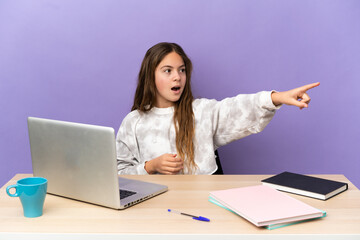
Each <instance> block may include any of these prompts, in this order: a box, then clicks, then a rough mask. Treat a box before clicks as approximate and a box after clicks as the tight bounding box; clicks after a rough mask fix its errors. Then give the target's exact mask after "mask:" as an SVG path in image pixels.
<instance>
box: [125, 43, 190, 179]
mask: <svg viewBox="0 0 360 240" xmlns="http://www.w3.org/2000/svg"><path fill="white" fill-rule="evenodd" d="M171 52H176V53H177V54H179V55H180V56H181V57H182V59H183V61H184V64H185V73H186V84H185V88H184V91H183V92H182V94H181V97H180V99H179V100H178V101H177V102H175V103H174V126H175V132H176V149H177V151H178V155H179V156H180V158H181V159H183V160H184V162H185V166H186V167H187V169H188V172H189V173H192V171H193V170H194V169H195V168H197V165H196V164H195V161H194V143H193V139H194V136H195V121H194V113H193V109H192V102H193V100H194V98H193V95H192V92H191V72H192V63H191V61H190V59H189V58H188V57H187V56H186V54H185V52H184V50H183V49H182V48H181V47H180V46H179V45H178V44H176V43H167V42H162V43H158V44H156V45H154V46H153V47H151V48H150V49H149V50H148V51H147V52H146V54H145V57H144V59H143V61H142V64H141V68H140V72H139V76H138V85H137V88H136V92H135V97H134V104H133V106H132V108H131V110H132V111H133V110H139V111H142V112H147V111H149V110H150V109H151V108H153V107H154V104H155V100H156V85H155V69H156V67H157V66H158V65H159V64H160V62H161V61H162V60H163V59H164V57H165V56H166V55H168V54H169V53H171Z"/></svg>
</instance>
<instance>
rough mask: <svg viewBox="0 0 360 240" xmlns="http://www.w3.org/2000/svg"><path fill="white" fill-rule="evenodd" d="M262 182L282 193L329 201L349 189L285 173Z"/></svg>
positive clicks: (346, 185) (309, 177) (330, 182)
mask: <svg viewBox="0 0 360 240" xmlns="http://www.w3.org/2000/svg"><path fill="white" fill-rule="evenodd" d="M261 182H262V184H264V185H268V186H270V187H273V188H275V189H278V190H281V191H285V192H290V193H295V194H299V195H303V196H307V197H312V198H317V199H321V200H327V199H329V198H331V197H333V196H335V195H337V194H339V193H341V192H343V191H345V190H347V189H348V184H347V183H343V182H337V181H332V180H327V179H323V178H317V177H311V176H306V175H302V174H297V173H291V172H283V173H280V174H278V175H275V176H273V177H270V178H267V179H264V180H262V181H261Z"/></svg>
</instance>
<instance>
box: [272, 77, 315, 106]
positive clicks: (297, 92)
mask: <svg viewBox="0 0 360 240" xmlns="http://www.w3.org/2000/svg"><path fill="white" fill-rule="evenodd" d="M319 85H320V83H319V82H317V83H311V84H308V85H305V86H301V87H298V88H294V89H291V90H289V91H285V92H273V93H272V94H271V99H272V101H273V103H274V105H275V106H278V105H280V104H286V105H294V106H297V107H299V108H300V109H303V108H307V107H309V103H310V100H311V98H310V96H309V95H308V94H307V93H306V92H307V91H308V90H310V89H312V88H314V87H317V86H319Z"/></svg>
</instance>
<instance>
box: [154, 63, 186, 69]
mask: <svg viewBox="0 0 360 240" xmlns="http://www.w3.org/2000/svg"><path fill="white" fill-rule="evenodd" d="M182 67H185V64H183V65H181V66H180V67H179V68H182ZM163 68H174V67H173V66H170V65H165V66H162V67H161V68H160V69H163Z"/></svg>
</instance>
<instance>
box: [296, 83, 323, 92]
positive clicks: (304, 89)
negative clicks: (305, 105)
mask: <svg viewBox="0 0 360 240" xmlns="http://www.w3.org/2000/svg"><path fill="white" fill-rule="evenodd" d="M319 85H320V82H316V83H310V84H307V85H304V86H302V87H300V89H301V90H302V91H304V92H306V91H307V90H310V89H312V88H314V87H317V86H319Z"/></svg>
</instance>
